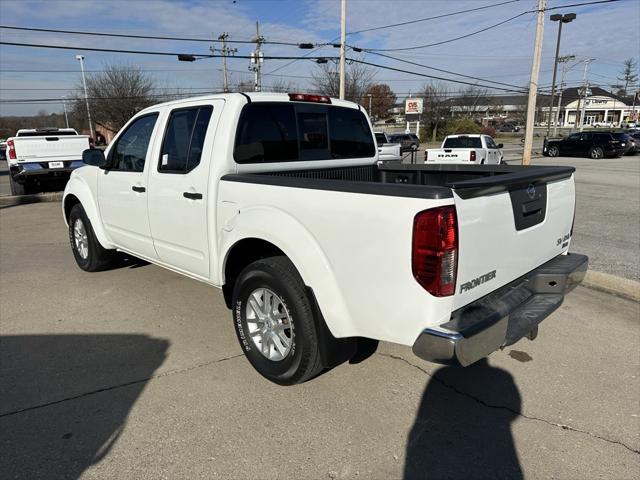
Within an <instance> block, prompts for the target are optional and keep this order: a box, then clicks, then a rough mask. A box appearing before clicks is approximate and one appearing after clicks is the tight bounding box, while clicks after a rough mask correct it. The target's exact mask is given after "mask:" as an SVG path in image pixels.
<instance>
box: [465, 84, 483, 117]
mask: <svg viewBox="0 0 640 480" xmlns="http://www.w3.org/2000/svg"><path fill="white" fill-rule="evenodd" d="M458 99H459V100H458V101H459V106H460V109H461V111H462V113H463V114H466V116H467V117H469V118H471V117H473V116H474V114H476V113H477V112H480V111H482V110H483V108H484V107H487V105H488V103H489V102H488V100H489V99H488V95H487V90H486V89H484V88H479V87H474V86H472V85H470V86H468V87H467V88H465V89H464V90H463V92H462V95H461V96H460V97H458Z"/></svg>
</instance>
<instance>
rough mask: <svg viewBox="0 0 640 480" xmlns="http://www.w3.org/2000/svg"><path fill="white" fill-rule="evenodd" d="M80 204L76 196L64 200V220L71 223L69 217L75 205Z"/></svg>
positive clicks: (68, 196) (69, 196)
mask: <svg viewBox="0 0 640 480" xmlns="http://www.w3.org/2000/svg"><path fill="white" fill-rule="evenodd" d="M78 203H80V200H78V197H76V196H75V195H67V196H66V198H65V199H64V218H65V220H66V221H67V223H69V215H70V214H71V209H72V208H73V206H74V205H76V204H78Z"/></svg>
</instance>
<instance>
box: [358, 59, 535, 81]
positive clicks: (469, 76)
mask: <svg viewBox="0 0 640 480" xmlns="http://www.w3.org/2000/svg"><path fill="white" fill-rule="evenodd" d="M369 53H371V54H373V55H378V56H380V57H385V58H390V59H391V60H396V61H398V62H403V63H408V64H410V65H415V66H418V67H423V68H428V69H430V70H435V71H436V72H442V73H448V74H450V75H457V76H459V77H463V78H470V79H472V80H480V81H483V82H488V83H495V84H496V85H503V86H505V87H514V88H523V87H522V86H520V85H513V84H511V83H503V82H496V81H495V80H489V79H487V78H480V77H473V76H471V75H465V74H464V73H458V72H453V71H451V70H445V69H443V68H436V67H431V66H429V65H423V64H421V63H416V62H412V61H410V60H403V59H402V58H396V57H392V56H391V55H386V54H384V53H378V52H369Z"/></svg>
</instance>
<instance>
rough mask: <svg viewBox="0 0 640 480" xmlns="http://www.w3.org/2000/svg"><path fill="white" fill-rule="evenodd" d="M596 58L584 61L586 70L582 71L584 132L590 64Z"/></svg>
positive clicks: (581, 112) (581, 113)
mask: <svg viewBox="0 0 640 480" xmlns="http://www.w3.org/2000/svg"><path fill="white" fill-rule="evenodd" d="M594 60H595V58H589V59H587V60H585V61H584V71H583V73H582V84H583V87H582V95H580V97H582V96H583V95H584V98H583V99H582V110H581V111H580V131H581V132H582V130H583V129H584V115H585V113H586V110H587V97H588V96H589V78H588V77H589V64H590V63H591V62H593V61H594Z"/></svg>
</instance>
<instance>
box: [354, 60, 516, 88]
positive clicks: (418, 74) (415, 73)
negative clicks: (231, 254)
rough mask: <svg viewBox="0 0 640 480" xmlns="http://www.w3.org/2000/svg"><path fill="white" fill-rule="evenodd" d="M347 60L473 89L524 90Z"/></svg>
mask: <svg viewBox="0 0 640 480" xmlns="http://www.w3.org/2000/svg"><path fill="white" fill-rule="evenodd" d="M348 60H349V61H350V62H356V63H361V64H363V65H369V66H371V67H376V68H381V69H383V70H391V71H394V72H400V73H406V74H409V75H416V76H418V77H424V78H433V79H435V80H443V81H446V82H452V83H459V84H461V85H471V86H473V87H482V88H488V89H494V90H504V91H507V92H515V93H523V91H524V89H522V88H520V87H518V88H520V90H514V89H512V88H506V87H495V86H492V85H483V84H479V83H477V82H476V83H471V82H465V81H463V80H456V79H454V78H445V77H438V76H435V75H428V74H426V73H418V72H412V71H410V70H403V69H401V68H395V67H389V66H386V65H379V64H376V63H371V62H366V61H364V60H358V59H355V58H350V59H348Z"/></svg>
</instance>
